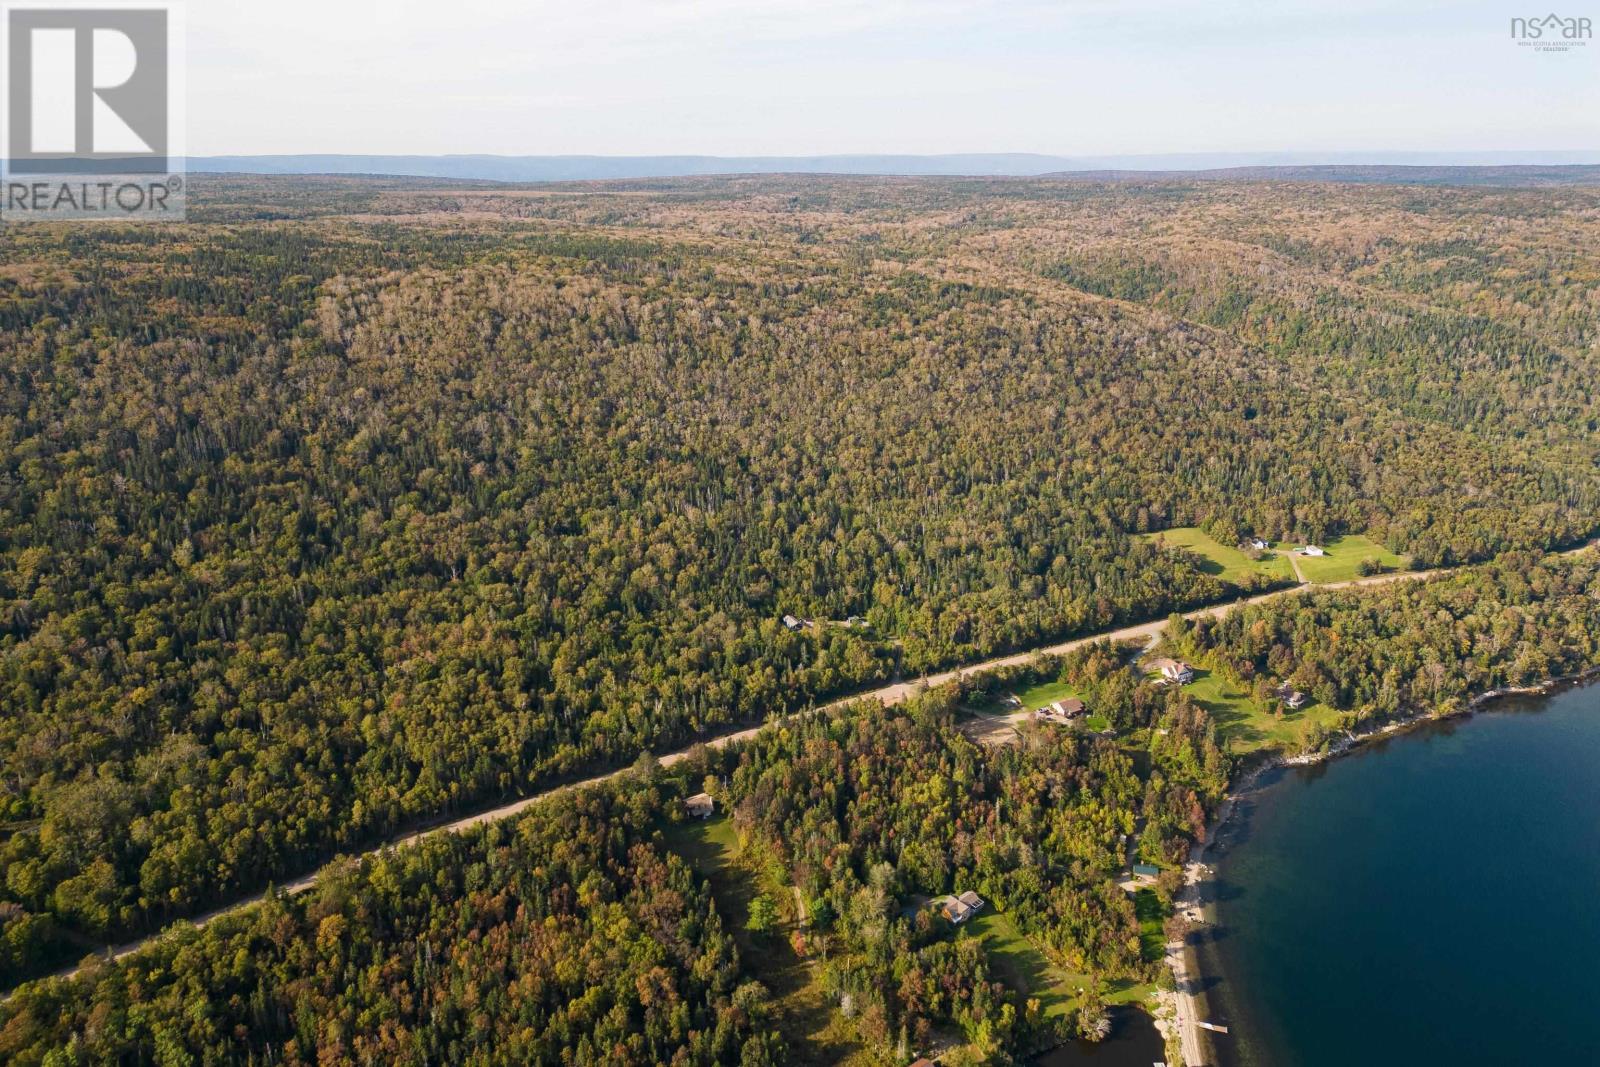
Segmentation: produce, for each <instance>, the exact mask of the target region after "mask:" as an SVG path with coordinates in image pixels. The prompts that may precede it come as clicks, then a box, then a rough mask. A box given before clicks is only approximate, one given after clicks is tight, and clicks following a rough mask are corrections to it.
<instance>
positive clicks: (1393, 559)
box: [1276, 534, 1410, 584]
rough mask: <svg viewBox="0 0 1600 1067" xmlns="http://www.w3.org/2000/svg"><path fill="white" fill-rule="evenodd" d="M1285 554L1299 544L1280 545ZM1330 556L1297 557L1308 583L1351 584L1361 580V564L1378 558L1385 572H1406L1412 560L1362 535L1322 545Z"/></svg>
mask: <svg viewBox="0 0 1600 1067" xmlns="http://www.w3.org/2000/svg"><path fill="white" fill-rule="evenodd" d="M1276 547H1277V548H1279V549H1281V550H1282V553H1281V554H1286V553H1288V552H1289V550H1290V549H1293V548H1298V547H1300V546H1299V545H1297V544H1281V545H1278V546H1276ZM1321 547H1322V548H1323V549H1324V550H1325V551H1326V552H1327V553H1328V554H1327V555H1326V556H1296V557H1295V562H1296V563H1298V564H1299V565H1300V573H1301V574H1302V575H1304V576H1305V579H1306V581H1308V582H1317V583H1319V584H1321V583H1325V582H1348V581H1349V580H1350V579H1352V578H1359V577H1361V561H1362V560H1364V559H1375V560H1377V561H1378V562H1379V563H1381V564H1382V565H1383V568H1384V569H1385V570H1396V571H1399V570H1405V569H1406V568H1407V567H1408V566H1410V560H1408V559H1406V557H1404V556H1397V555H1395V554H1394V553H1393V552H1390V551H1389V550H1388V549H1387V548H1384V547H1383V546H1382V545H1380V544H1378V543H1377V542H1375V541H1373V540H1372V539H1371V538H1367V537H1362V536H1361V535H1360V534H1346V535H1345V536H1343V537H1335V538H1332V539H1331V540H1328V541H1325V542H1323V544H1322V546H1321Z"/></svg>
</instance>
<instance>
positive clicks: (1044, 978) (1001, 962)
mask: <svg viewBox="0 0 1600 1067" xmlns="http://www.w3.org/2000/svg"><path fill="white" fill-rule="evenodd" d="M966 929H967V933H968V934H970V935H971V936H973V937H976V938H978V939H979V940H981V941H982V942H983V950H984V951H985V952H986V953H988V954H989V959H990V961H991V962H993V963H994V965H995V969H996V970H998V971H999V972H1000V976H1001V977H1002V978H1004V979H1005V981H1006V984H1007V985H1009V986H1011V987H1012V988H1013V989H1015V990H1017V991H1018V992H1019V993H1022V994H1023V995H1024V996H1029V997H1036V998H1038V1001H1039V1009H1040V1011H1042V1012H1043V1013H1044V1014H1045V1015H1046V1016H1047V1017H1049V1018H1055V1017H1057V1016H1061V1015H1066V1014H1067V1013H1068V1012H1070V1011H1072V1010H1073V1008H1074V1006H1075V1005H1076V1002H1077V996H1078V985H1079V984H1081V983H1076V984H1075V983H1073V982H1072V981H1070V978H1069V976H1068V974H1067V973H1066V972H1065V971H1063V970H1062V969H1061V968H1059V967H1057V966H1056V965H1055V964H1053V963H1051V962H1050V961H1049V960H1048V959H1047V958H1046V957H1045V954H1044V953H1042V952H1040V951H1039V950H1038V949H1037V948H1036V947H1034V944H1033V942H1032V941H1029V940H1028V939H1027V938H1026V937H1024V936H1023V934H1022V931H1021V930H1018V929H1017V927H1016V924H1014V923H1013V922H1012V921H1011V919H1010V917H1009V916H1007V915H1003V914H1001V913H1000V912H998V911H995V910H994V908H992V907H989V908H985V909H983V911H981V912H979V913H978V914H977V915H975V916H973V917H972V918H971V919H969V920H967V927H966Z"/></svg>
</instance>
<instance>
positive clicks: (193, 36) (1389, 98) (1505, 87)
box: [187, 0, 1600, 155]
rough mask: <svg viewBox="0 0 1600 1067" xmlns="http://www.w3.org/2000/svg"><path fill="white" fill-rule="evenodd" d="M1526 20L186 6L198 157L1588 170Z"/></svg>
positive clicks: (1582, 104) (621, 7) (520, 4)
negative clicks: (1348, 155) (927, 158)
mask: <svg viewBox="0 0 1600 1067" xmlns="http://www.w3.org/2000/svg"><path fill="white" fill-rule="evenodd" d="M1531 2H1532V0H1504V2H1480V0H1465V2H1456V3H1443V2H1432V0H1421V2H1412V3H1375V2H1371V0H1304V2H1297V0H1280V2H1275V3H1273V2H1261V3H1254V2H1245V0H1211V2H1205V0H1197V2H1182V3H1180V2H1177V0H1125V2H1117V0H1053V2H1052V0H582V2H570V0H382V2H377V0H189V3H188V5H187V7H188V56H189V62H188V82H189V93H188V97H189V108H188V113H189V118H188V130H189V135H188V149H189V152H190V153H191V154H194V155H216V154H244V153H289V152H357V153H452V152H489V153H501V154H538V155H543V154H565V153H600V154H611V155H645V154H665V153H709V154H721V155H757V154H760V155H780V154H781V155H810V154H820V153H866V152H874V153H878V152H882V153H900V152H906V153H912V152H915V153H933V152H963V151H975V152H999V151H1017V152H1044V153H1053V154H1064V155H1085V154H1107V153H1138V152H1190V151H1255V150H1310V151H1351V150H1355V151H1360V150H1373V151H1379V150H1446V151H1470V150H1519V149H1600V41H1591V42H1590V43H1589V44H1588V45H1587V47H1585V48H1582V49H1578V50H1577V51H1575V52H1572V53H1568V54H1562V55H1549V54H1538V53H1535V52H1532V51H1531V50H1528V49H1524V48H1518V47H1517V46H1516V45H1515V44H1514V43H1513V42H1512V41H1511V39H1510V34H1509V23H1510V19H1511V18H1512V16H1514V15H1528V14H1535V15H1536V14H1542V13H1547V12H1546V8H1545V7H1539V8H1538V9H1537V10H1532V9H1529V10H1523V9H1524V8H1526V7H1527V6H1528V4H1529V3H1531ZM1538 2H1539V3H1540V4H1549V3H1552V2H1553V3H1555V5H1556V6H1555V10H1556V11H1557V12H1558V13H1560V14H1564V15H1567V14H1571V15H1590V16H1592V17H1594V18H1595V19H1596V21H1597V23H1600V3H1596V0H1581V5H1580V4H1573V3H1572V2H1571V0H1538Z"/></svg>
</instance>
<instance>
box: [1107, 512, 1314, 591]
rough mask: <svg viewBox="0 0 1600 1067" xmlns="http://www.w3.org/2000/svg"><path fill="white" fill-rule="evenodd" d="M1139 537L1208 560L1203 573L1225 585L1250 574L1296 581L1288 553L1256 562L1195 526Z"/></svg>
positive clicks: (1267, 555)
mask: <svg viewBox="0 0 1600 1067" xmlns="http://www.w3.org/2000/svg"><path fill="white" fill-rule="evenodd" d="M1139 536H1140V537H1142V538H1144V540H1146V541H1154V540H1156V539H1157V538H1161V539H1162V540H1163V541H1165V542H1166V543H1167V544H1168V545H1181V546H1182V547H1184V548H1187V549H1188V550H1189V551H1191V552H1194V553H1197V554H1199V555H1200V556H1202V557H1204V558H1205V560H1206V562H1205V563H1204V564H1202V565H1201V567H1200V569H1201V570H1202V571H1205V572H1206V573H1207V574H1214V575H1216V576H1217V577H1219V578H1221V579H1222V580H1223V581H1227V582H1238V581H1239V580H1240V579H1241V578H1243V577H1245V576H1246V575H1250V574H1265V575H1267V576H1268V577H1269V578H1278V579H1283V580H1287V581H1293V580H1294V568H1292V567H1291V566H1289V557H1288V556H1286V555H1284V553H1282V552H1279V551H1268V552H1265V553H1263V554H1262V557H1261V559H1259V560H1254V559H1251V558H1250V557H1249V556H1247V555H1245V554H1244V553H1243V552H1241V551H1240V550H1239V549H1237V548H1231V547H1229V546H1228V545H1224V544H1221V543H1220V542H1217V541H1214V540H1212V539H1211V538H1210V537H1208V536H1206V535H1205V534H1203V533H1201V532H1200V530H1199V529H1198V528H1197V527H1194V526H1176V527H1174V528H1172V529H1170V530H1162V531H1160V532H1158V533H1149V534H1140V535H1139Z"/></svg>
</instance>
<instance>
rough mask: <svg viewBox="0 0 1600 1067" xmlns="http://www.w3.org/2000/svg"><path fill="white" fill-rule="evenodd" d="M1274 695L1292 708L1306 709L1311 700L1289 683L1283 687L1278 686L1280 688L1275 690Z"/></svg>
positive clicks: (1285, 683)
mask: <svg viewBox="0 0 1600 1067" xmlns="http://www.w3.org/2000/svg"><path fill="white" fill-rule="evenodd" d="M1272 693H1273V695H1274V696H1276V697H1277V698H1278V699H1279V700H1281V701H1283V702H1284V703H1285V704H1287V705H1288V706H1289V707H1290V708H1301V707H1305V704H1306V701H1307V700H1308V699H1310V698H1309V697H1307V696H1306V695H1305V694H1304V693H1302V692H1300V690H1298V689H1296V688H1295V687H1294V686H1292V685H1290V684H1289V683H1288V682H1284V683H1283V684H1282V685H1280V686H1278V688H1276V689H1274V690H1273V691H1272Z"/></svg>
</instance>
